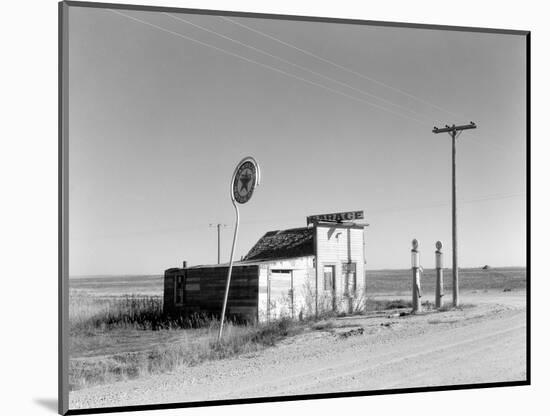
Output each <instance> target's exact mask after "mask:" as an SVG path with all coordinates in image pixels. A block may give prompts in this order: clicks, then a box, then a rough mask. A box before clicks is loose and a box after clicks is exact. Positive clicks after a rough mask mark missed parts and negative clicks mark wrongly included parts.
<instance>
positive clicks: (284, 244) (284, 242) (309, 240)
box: [243, 227, 315, 261]
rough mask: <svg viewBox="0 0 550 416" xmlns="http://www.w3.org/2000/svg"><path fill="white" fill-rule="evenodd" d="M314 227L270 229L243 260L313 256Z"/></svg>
mask: <svg viewBox="0 0 550 416" xmlns="http://www.w3.org/2000/svg"><path fill="white" fill-rule="evenodd" d="M313 233H314V229H313V228H312V227H310V228H307V227H303V228H292V229H289V230H277V231H269V232H267V233H265V234H264V236H263V237H262V238H260V239H259V240H258V242H257V243H256V244H255V245H254V247H252V248H251V249H250V251H249V252H248V254H247V255H246V256H245V257H244V259H243V260H245V261H247V260H257V261H258V260H276V259H287V258H293V257H303V256H313V255H314V254H315V252H314V248H313Z"/></svg>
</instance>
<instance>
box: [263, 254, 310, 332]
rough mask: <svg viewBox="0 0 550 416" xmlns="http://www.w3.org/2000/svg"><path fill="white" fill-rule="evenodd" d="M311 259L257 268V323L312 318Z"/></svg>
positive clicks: (276, 262) (266, 264) (281, 261)
mask: <svg viewBox="0 0 550 416" xmlns="http://www.w3.org/2000/svg"><path fill="white" fill-rule="evenodd" d="M313 258H314V257H313V256H307V257H299V258H295V259H285V260H274V261H272V262H266V263H264V264H262V265H261V266H260V272H259V288H258V319H259V320H260V321H261V322H265V321H270V320H271V321H272V320H276V319H279V318H282V317H292V318H295V319H298V318H300V317H302V318H305V317H306V316H309V315H313V314H314V312H315V310H314V302H315V269H314V267H313Z"/></svg>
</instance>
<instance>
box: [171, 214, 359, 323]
mask: <svg viewBox="0 0 550 416" xmlns="http://www.w3.org/2000/svg"><path fill="white" fill-rule="evenodd" d="M355 213H356V214H357V213H361V215H358V214H357V215H355V217H359V218H362V211H358V212H355ZM330 215H340V214H330ZM317 217H321V218H322V219H323V218H332V217H327V216H315V217H308V226H307V227H303V228H292V229H288V230H279V231H270V232H268V233H266V234H265V235H264V236H263V237H261V238H260V239H259V240H258V242H257V243H256V244H255V245H254V247H252V249H251V250H250V251H249V252H248V254H247V255H246V256H245V257H244V258H243V260H242V261H239V262H234V263H233V272H232V277H231V286H230V290H229V298H228V304H227V316H228V317H229V318H238V319H246V320H249V321H260V322H264V321H269V320H273V319H278V318H281V317H292V318H303V317H306V316H309V315H315V314H317V313H320V312H323V311H328V310H334V311H346V312H348V311H350V310H351V309H353V308H356V307H358V306H359V304H360V303H361V302H362V301H363V299H364V289H365V280H364V270H365V234H364V230H365V226H366V224H358V223H355V222H352V221H345V220H342V217H336V218H340V220H339V221H334V220H330V221H323V220H317V219H315V218H317ZM311 218H314V219H313V220H311V221H310V219H311ZM345 218H347V217H344V219H345ZM227 269H228V264H216V265H202V266H192V267H183V268H172V269H168V270H166V271H165V274H164V311H165V313H166V314H169V315H170V316H189V315H192V314H205V315H208V316H219V315H220V313H221V309H222V302H223V297H224V292H225V283H226V278H227Z"/></svg>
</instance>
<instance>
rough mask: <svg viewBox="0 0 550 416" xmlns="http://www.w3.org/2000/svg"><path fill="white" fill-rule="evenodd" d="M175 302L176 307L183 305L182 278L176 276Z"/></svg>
mask: <svg viewBox="0 0 550 416" xmlns="http://www.w3.org/2000/svg"><path fill="white" fill-rule="evenodd" d="M174 290H175V296H174V297H175V300H176V305H183V276H176V284H175V287H174Z"/></svg>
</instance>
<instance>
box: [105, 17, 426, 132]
mask: <svg viewBox="0 0 550 416" xmlns="http://www.w3.org/2000/svg"><path fill="white" fill-rule="evenodd" d="M111 11H112V12H113V13H116V14H118V15H120V16H123V17H126V18H128V19H131V20H134V21H136V22H139V23H142V24H144V25H147V26H151V27H154V28H156V29H159V30H161V31H163V32H166V33H170V34H172V35H174V36H178V37H181V38H183V39H186V40H189V41H191V42H195V43H197V44H199V45H203V46H206V47H208V48H211V49H214V50H216V51H218V52H222V53H224V54H227V55H230V56H233V57H236V58H239V59H242V60H244V61H246V62H250V63H252V64H255V65H258V66H261V67H263V68H267V69H270V70H272V71H275V72H278V73H280V74H283V75H286V76H288V77H291V78H295V79H297V80H299V81H303V82H305V83H307V84H310V85H314V86H317V87H319V88H322V89H324V90H327V91H330V92H333V93H335V94H338V95H341V96H344V97H347V98H350V99H352V100H355V101H358V102H362V103H365V104H368V105H370V106H372V107H375V108H378V109H380V110H383V111H387V112H389V113H392V114H395V115H397V116H400V117H404V118H407V119H409V120H412V121H415V122H417V123H419V124H421V125H428V124H427V123H426V122H425V121H423V120H419V119H417V118H415V117H412V116H408V115H406V114H401V113H398V112H396V111H393V110H391V109H389V108H386V107H383V106H380V105H378V104H375V103H372V102H370V101H367V100H364V99H362V98H359V97H355V96H353V95H349V94H346V93H344V92H342V91H338V90H335V89H333V88H330V87H327V86H325V85H323V84H319V83H317V82H314V81H310V80H308V79H306V78H302V77H299V76H296V75H294V74H291V73H290V72H286V71H283V70H281V69H278V68H275V67H272V66H271V65H267V64H264V63H261V62H258V61H254V60H253V59H249V58H246V57H244V56H242V55H239V54H236V53H233V52H230V51H227V50H225V49H223V48H219V47H217V46H214V45H211V44H209V43H206V42H203V41H200V40H197V39H194V38H192V37H190V36H186V35H183V34H181V33H178V32H174V31H173V30H170V29H166V28H164V27H162V26H159V25H156V24H154V23H150V22H147V21H145V20H142V19H139V18H137V17H134V16H129V15H127V14H124V13H121V12H119V11H118V10H113V9H111Z"/></svg>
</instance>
